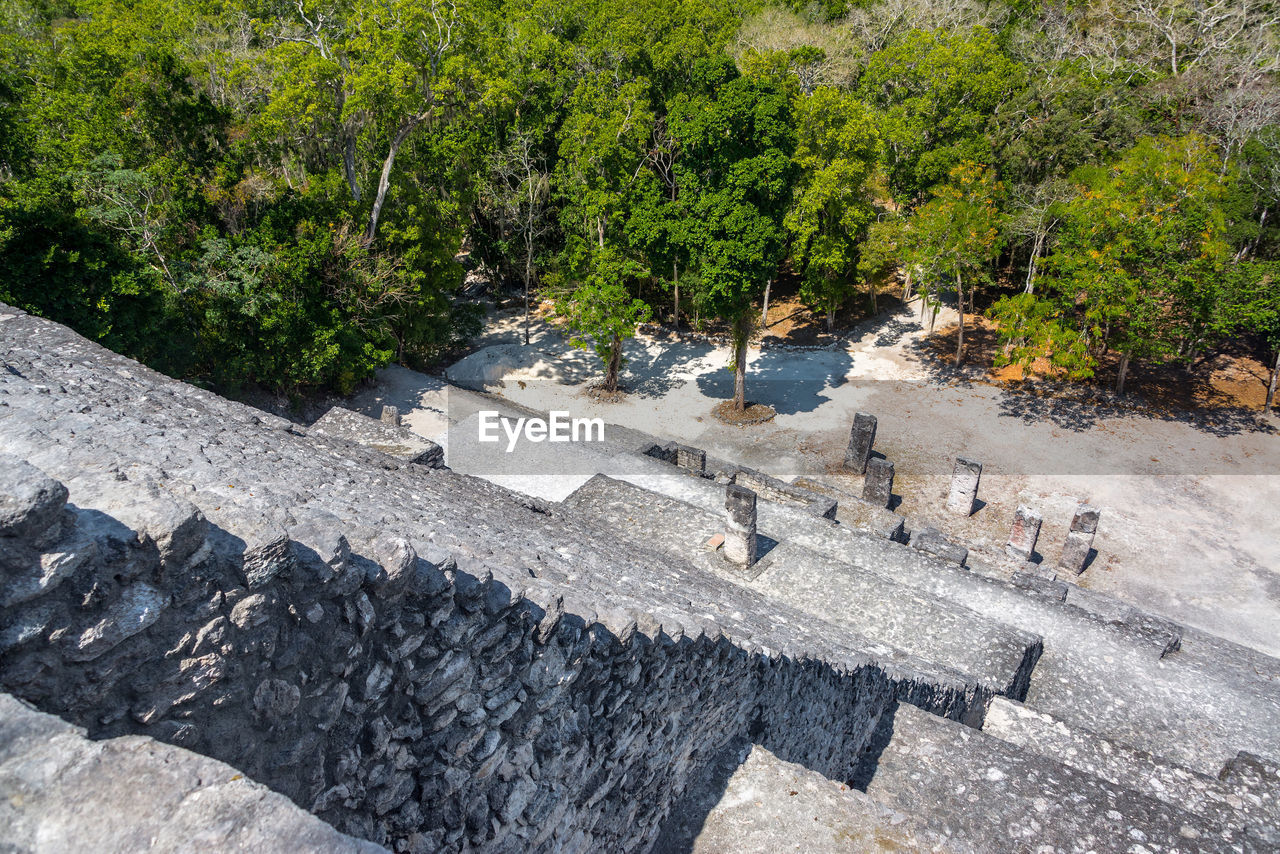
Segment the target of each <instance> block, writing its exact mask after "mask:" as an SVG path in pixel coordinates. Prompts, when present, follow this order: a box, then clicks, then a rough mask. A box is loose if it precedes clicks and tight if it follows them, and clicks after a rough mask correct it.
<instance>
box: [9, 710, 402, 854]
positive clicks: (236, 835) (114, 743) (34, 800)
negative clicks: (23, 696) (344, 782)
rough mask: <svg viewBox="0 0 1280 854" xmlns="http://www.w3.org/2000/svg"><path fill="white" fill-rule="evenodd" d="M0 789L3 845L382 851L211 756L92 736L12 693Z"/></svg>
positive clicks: (56, 852)
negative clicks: (336, 828)
mask: <svg viewBox="0 0 1280 854" xmlns="http://www.w3.org/2000/svg"><path fill="white" fill-rule="evenodd" d="M0 792H3V793H4V795H5V796H4V797H3V798H0V827H3V828H4V834H5V843H6V850H11V851H22V852H49V854H61V852H65V851H144V850H145V851H150V852H155V854H165V853H166V852H174V854H177V852H181V851H192V850H204V851H253V852H255V854H294V852H297V853H298V854H311V853H312V852H314V854H386V849H385V848H383V847H382V846H380V845H374V844H373V843H371V842H364V841H362V840H359V839H352V838H351V837H350V836H345V835H343V834H341V833H338V832H337V831H336V830H334V829H333V828H332V827H330V826H329V825H327V824H325V823H324V822H323V821H321V820H320V819H318V818H316V817H315V816H313V815H310V814H308V813H307V812H306V811H305V810H302V809H299V808H298V807H297V806H296V805H295V804H293V803H292V802H291V801H290V800H289V799H288V798H286V797H284V796H283V795H279V794H276V793H275V792H272V791H271V790H270V789H268V788H266V787H265V786H263V785H261V784H260V783H255V782H253V781H252V780H249V779H248V778H247V777H245V776H244V775H243V774H240V773H237V771H236V769H234V768H232V767H231V766H230V765H226V764H224V763H222V762H219V761H217V760H216V759H210V758H208V757H207V756H201V755H200V754H198V753H192V752H191V751H189V750H184V749H182V748H181V747H173V746H171V745H168V744H163V743H161V742H158V741H156V740H155V739H152V738H148V737H146V736H140V735H129V736H123V737H120V738H112V739H108V740H106V741H90V740H89V739H88V738H85V733H84V730H83V729H81V728H79V727H74V726H72V725H71V724H68V723H66V722H65V721H63V720H60V719H59V718H56V717H54V716H53V715H47V714H44V713H43V712H38V711H36V710H35V709H33V708H31V706H29V705H27V704H26V703H24V702H22V701H21V700H18V699H16V698H14V697H11V696H10V695H8V694H0ZM229 819H230V820H229Z"/></svg>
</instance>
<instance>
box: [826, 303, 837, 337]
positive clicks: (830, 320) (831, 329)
mask: <svg viewBox="0 0 1280 854" xmlns="http://www.w3.org/2000/svg"><path fill="white" fill-rule="evenodd" d="M835 331H836V310H835V309H834V308H830V307H828V308H827V334H828V335H832V334H834V333H835Z"/></svg>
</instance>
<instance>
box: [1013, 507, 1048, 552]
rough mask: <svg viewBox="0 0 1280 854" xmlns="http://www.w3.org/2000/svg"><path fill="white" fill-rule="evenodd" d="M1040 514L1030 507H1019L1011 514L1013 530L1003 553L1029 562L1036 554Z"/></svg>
mask: <svg viewBox="0 0 1280 854" xmlns="http://www.w3.org/2000/svg"><path fill="white" fill-rule="evenodd" d="M1041 522H1042V519H1041V517H1040V514H1039V513H1037V512H1036V511H1035V510H1032V509H1031V508H1030V507H1019V508H1018V509H1017V511H1016V512H1015V513H1014V514H1013V529H1012V530H1011V531H1009V542H1007V543H1005V547H1004V551H1005V554H1007V555H1009V557H1015V558H1018V559H1020V560H1031V556H1032V555H1034V554H1035V552H1036V540H1038V539H1040V524H1041Z"/></svg>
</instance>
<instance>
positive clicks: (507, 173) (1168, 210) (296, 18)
mask: <svg viewBox="0 0 1280 854" xmlns="http://www.w3.org/2000/svg"><path fill="white" fill-rule="evenodd" d="M1278 34H1280V7H1277V5H1276V4H1275V3H1274V2H1272V0H1222V2H1218V3H1213V4H1203V3H1191V2H1188V0H1120V2H1111V1H1110V0H1072V2H1065V0H1058V1H1057V2H1055V1H1054V0H1032V2H1025V0H1010V2H999V0H996V2H977V0H943V2H938V0H882V2H845V0H826V2H822V3H805V2H798V0H797V2H791V3H786V4H778V3H764V2H761V0H746V2H729V0H625V2H623V0H278V2H277V0H208V1H207V2H196V0H164V2H160V0H129V1H128V2H126V0H81V1H80V2H76V0H0V300H4V301H6V302H10V303H14V304H17V305H19V306H22V307H24V308H27V309H29V310H32V311H36V312H39V313H41V314H44V315H47V316H49V317H53V318H55V319H58V320H60V321H63V322H66V323H68V324H70V325H71V326H73V327H74V328H76V329H78V330H79V331H81V332H82V333H84V334H86V335H88V336H90V337H92V338H94V339H96V340H99V341H101V342H103V343H104V344H106V345H107V346H109V347H111V348H112V349H115V350H118V351H120V352H123V353H126V354H129V355H131V356H135V357H137V358H140V359H142V360H144V361H146V362H148V363H149V364H151V365H153V366H155V367H157V368H159V369H161V370H164V371H166V372H167V373H170V374H172V375H175V376H180V377H184V378H188V379H192V380H195V381H198V382H203V383H206V384H209V385H213V386H216V387H218V388H221V389H224V390H229V391H234V390H236V389H237V388H241V387H244V386H248V385H256V386H263V387H267V388H270V389H274V390H277V391H281V392H285V393H289V394H295V395H301V394H306V393H308V392H311V391H315V390H319V389H333V390H338V391H346V390H349V389H351V388H352V387H353V386H354V384H355V383H357V382H359V381H360V380H362V379H364V378H367V377H368V376H370V374H371V373H372V371H373V370H374V369H376V368H377V367H379V366H381V365H385V364H387V363H388V362H390V361H392V360H399V361H403V362H407V363H410V364H425V363H428V362H430V361H431V360H433V359H436V358H438V357H440V356H441V355H442V354H445V353H447V352H449V351H450V350H451V349H453V348H456V347H458V346H459V345H460V344H462V343H463V342H465V341H466V339H467V338H468V337H469V336H470V335H472V334H474V332H475V330H476V329H477V328H478V320H477V318H478V306H477V305H476V303H475V300H474V299H468V298H466V297H465V296H463V295H462V293H461V291H460V285H461V283H462V280H463V266H462V265H461V264H459V263H458V262H457V261H455V256H456V255H457V253H458V252H459V250H460V248H461V247H464V246H465V247H468V248H469V249H470V251H471V257H472V261H471V263H480V264H483V266H484V267H485V268H486V269H487V270H488V271H490V272H491V273H492V274H493V275H495V276H496V278H497V279H498V281H499V282H500V283H502V284H503V285H504V286H505V287H509V288H510V289H513V290H515V291H517V292H518V293H520V294H522V295H523V296H524V299H525V304H526V310H528V306H529V305H530V304H534V303H536V302H537V301H539V300H543V299H545V300H549V301H550V302H551V303H552V304H553V305H554V306H555V311H556V312H557V313H558V314H559V315H560V316H561V317H562V318H563V319H564V320H565V321H566V323H567V326H568V328H569V329H570V331H571V334H572V340H574V341H575V342H576V343H578V344H579V345H581V346H583V347H588V348H591V349H593V350H594V351H595V352H596V353H597V354H599V356H600V359H601V365H602V369H603V372H604V374H605V383H606V385H607V386H608V387H609V388H616V386H617V382H618V376H619V371H620V369H621V366H622V346H623V343H624V342H625V341H626V339H627V338H629V337H631V336H633V335H634V334H635V331H636V328H637V326H638V325H639V324H640V323H641V322H644V321H645V320H647V319H649V318H651V317H653V316H655V315H656V316H660V317H662V318H664V319H666V320H668V321H669V322H671V323H673V324H674V325H675V326H676V327H677V328H679V327H680V326H681V325H682V324H690V323H692V324H694V325H702V324H705V323H707V322H709V321H711V320H714V321H717V322H719V323H722V324H723V325H724V327H725V328H726V329H727V330H728V331H729V333H730V335H731V337H732V340H733V342H734V358H733V360H732V363H733V366H734V367H735V368H736V369H737V382H736V390H737V391H736V395H735V397H736V399H737V402H738V405H740V406H741V405H743V404H744V403H745V390H744V384H745V375H744V366H745V354H746V343H747V340H748V338H749V337H750V335H751V333H752V331H753V326H754V324H755V323H756V320H757V319H758V318H759V316H760V307H759V306H760V302H761V298H762V296H763V294H764V292H765V289H766V288H767V287H768V286H769V284H770V283H771V282H772V281H774V280H775V279H776V278H777V276H778V274H779V270H780V268H781V267H782V266H783V265H784V264H787V265H789V267H790V269H792V270H794V271H795V273H796V274H797V275H798V276H799V277H800V280H801V283H802V286H801V297H802V299H803V300H804V301H805V302H806V303H807V304H808V305H810V306H811V307H812V308H813V309H814V310H815V311H818V312H820V313H822V314H824V315H825V316H826V318H827V323H828V326H829V328H830V326H831V324H832V323H833V320H834V317H835V314H836V312H837V311H839V310H840V309H841V307H842V306H844V305H846V304H848V303H849V302H850V301H851V300H854V299H857V298H859V294H864V293H865V294H866V297H867V299H868V300H870V301H872V303H873V305H874V300H875V296H876V288H877V285H878V284H879V283H882V282H883V281H884V280H885V279H886V277H889V276H892V275H895V274H899V273H900V274H901V275H902V276H903V278H904V286H905V287H906V288H907V289H908V290H911V291H914V292H916V293H919V294H921V295H922V296H923V297H924V298H925V300H926V303H927V304H931V305H934V306H936V305H938V304H940V303H941V302H943V301H947V302H950V303H952V304H954V305H955V306H956V307H957V308H959V309H960V312H961V313H960V320H961V323H960V330H959V340H958V341H957V350H956V357H955V358H956V361H957V362H960V361H962V360H963V358H964V334H965V323H966V320H965V317H966V314H967V313H971V312H974V311H978V310H984V311H986V312H987V313H988V314H989V315H990V316H991V317H992V318H994V319H995V320H997V321H998V323H999V326H1000V330H1001V335H1002V343H1003V348H1002V351H1001V353H1002V355H1001V359H1002V360H1003V361H1007V362H1018V363H1021V364H1026V365H1031V364H1033V363H1037V364H1041V365H1043V364H1046V363H1047V364H1049V365H1051V366H1053V367H1054V368H1055V369H1056V370H1057V371H1058V372H1060V373H1062V374H1065V375H1067V376H1070V377H1075V378H1084V377H1088V376H1090V375H1092V373H1093V372H1094V371H1095V370H1096V369H1097V367H1098V366H1099V362H1100V360H1101V359H1102V358H1103V357H1104V356H1105V355H1106V354H1108V353H1114V354H1117V356H1118V358H1119V364H1120V369H1119V377H1118V380H1117V386H1118V387H1119V388H1120V389H1121V390H1122V389H1123V384H1124V379H1125V376H1126V373H1127V371H1128V369H1129V365H1130V364H1131V362H1132V361H1134V360H1140V361H1147V362H1151V361H1155V362H1164V361H1170V360H1181V361H1182V362H1184V363H1186V364H1187V365H1189V366H1194V365H1195V364H1197V361H1198V360H1199V359H1200V358H1201V357H1203V356H1204V355H1206V354H1208V353H1211V352H1213V351H1214V350H1215V348H1220V347H1221V346H1223V345H1224V344H1226V343H1229V342H1238V343H1242V344H1244V345H1245V346H1248V347H1252V348H1255V350H1256V351H1257V352H1260V353H1265V354H1266V357H1267V358H1268V359H1269V360H1270V362H1271V364H1273V365H1275V364H1278V362H1277V359H1280V287H1278V285H1277V277H1278V275H1280V267H1278V266H1277V265H1278V264H1280V261H1278V260H1277V259H1278V258H1280V228H1277V219H1278V218H1280V87H1278V86H1277V85H1276V83H1277V81H1276V75H1277V72H1278V71H1280V35H1278ZM527 328H528V327H527V320H526V330H527ZM1273 385H1274V377H1273Z"/></svg>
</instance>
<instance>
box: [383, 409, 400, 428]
mask: <svg viewBox="0 0 1280 854" xmlns="http://www.w3.org/2000/svg"><path fill="white" fill-rule="evenodd" d="M382 423H383V424H390V425H391V426H392V427H399V426H400V408H399V407H397V406H384V407H382Z"/></svg>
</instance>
